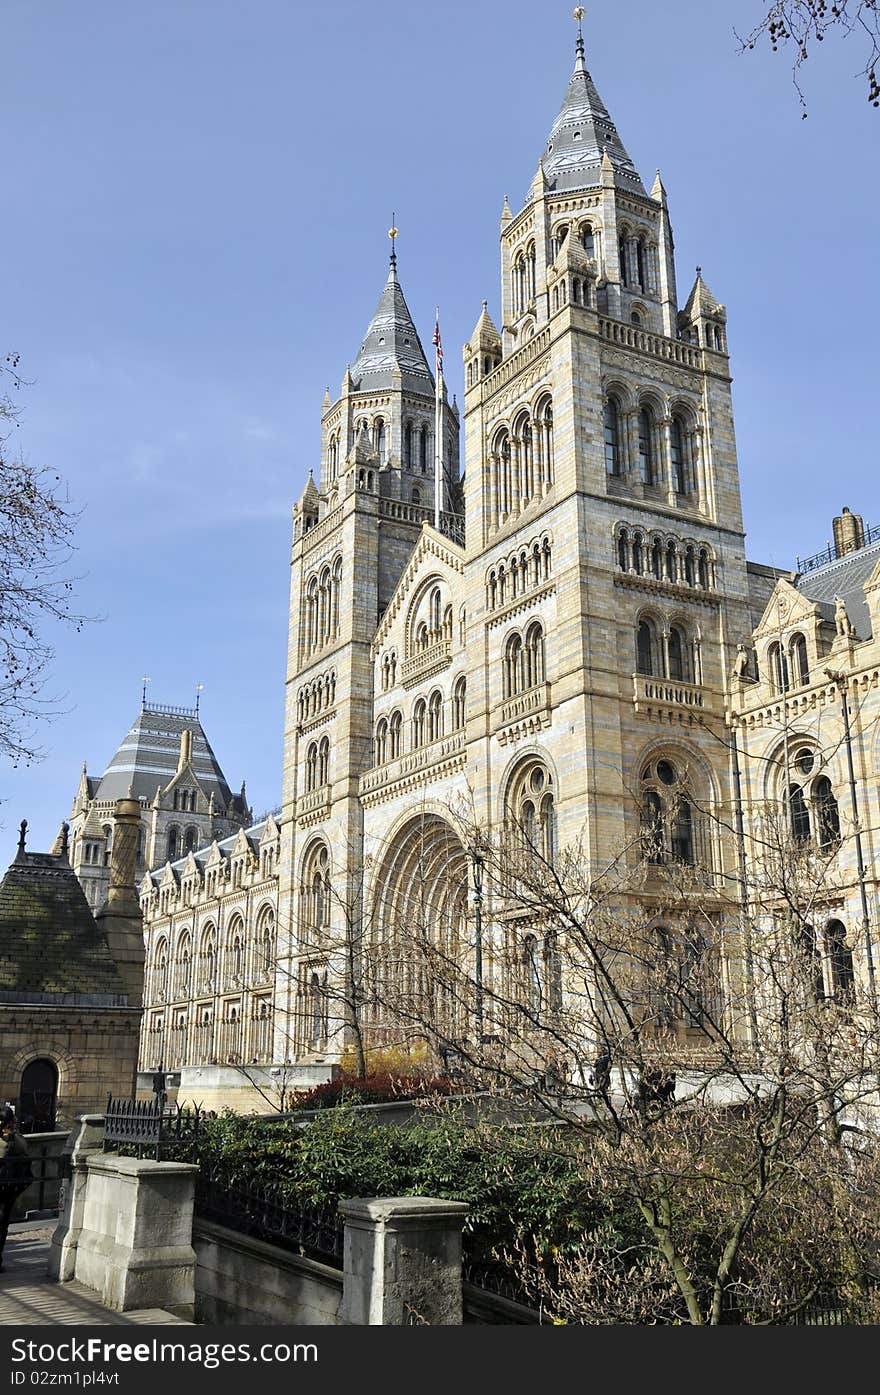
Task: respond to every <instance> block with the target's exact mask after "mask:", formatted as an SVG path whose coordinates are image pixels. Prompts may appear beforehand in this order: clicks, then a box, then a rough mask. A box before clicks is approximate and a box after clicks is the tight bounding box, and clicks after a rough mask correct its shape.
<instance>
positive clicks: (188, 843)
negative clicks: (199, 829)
mask: <svg viewBox="0 0 880 1395" xmlns="http://www.w3.org/2000/svg"><path fill="white" fill-rule="evenodd" d="M196 836H197V835H196V830H195V829H194V828H188V829H187V830H186V833H185V834H184V835H183V849H182V851H183V852H184V853H191V852H195V850H196Z"/></svg>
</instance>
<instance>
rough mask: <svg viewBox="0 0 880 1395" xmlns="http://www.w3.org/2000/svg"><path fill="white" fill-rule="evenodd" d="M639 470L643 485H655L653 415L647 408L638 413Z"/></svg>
mask: <svg viewBox="0 0 880 1395" xmlns="http://www.w3.org/2000/svg"><path fill="white" fill-rule="evenodd" d="M639 469H640V470H641V474H642V479H643V480H644V482H645V484H656V483H657V462H656V457H655V453H654V415H653V413H652V412H651V409H650V408H649V407H643V408H642V409H641V411H640V412H639Z"/></svg>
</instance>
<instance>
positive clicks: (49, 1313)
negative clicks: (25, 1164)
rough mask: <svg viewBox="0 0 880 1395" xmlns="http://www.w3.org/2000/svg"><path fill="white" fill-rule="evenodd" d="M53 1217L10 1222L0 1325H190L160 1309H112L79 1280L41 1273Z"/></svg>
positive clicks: (1, 1278)
mask: <svg viewBox="0 0 880 1395" xmlns="http://www.w3.org/2000/svg"><path fill="white" fill-rule="evenodd" d="M54 1229H55V1222H54V1221H49V1222H47V1221H25V1222H24V1223H23V1224H20V1225H11V1226H10V1227H9V1237H8V1239H7V1241H6V1248H5V1250H4V1251H3V1271H2V1273H0V1326H2V1327H30V1326H37V1325H39V1326H42V1327H67V1326H69V1325H70V1324H72V1323H77V1324H79V1325H85V1326H91V1327H98V1326H100V1327H104V1326H108V1327H110V1326H112V1327H129V1326H137V1325H139V1324H160V1323H161V1324H165V1323H173V1324H174V1325H175V1326H191V1324H190V1323H184V1322H183V1320H182V1319H181V1318H176V1317H172V1316H171V1314H170V1313H166V1312H164V1311H163V1310H162V1309H161V1308H138V1309H136V1310H134V1311H133V1312H130V1313H113V1312H111V1311H110V1309H109V1308H105V1307H104V1306H103V1305H102V1304H101V1302H100V1301H99V1299H98V1295H97V1294H96V1293H95V1292H94V1291H93V1290H92V1289H89V1288H85V1287H84V1286H83V1285H82V1284H78V1283H75V1282H74V1283H70V1284H57V1283H55V1281H54V1280H53V1279H50V1278H49V1277H48V1275H47V1274H46V1261H47V1259H48V1257H49V1241H50V1239H51V1237H52V1232H53V1230H54Z"/></svg>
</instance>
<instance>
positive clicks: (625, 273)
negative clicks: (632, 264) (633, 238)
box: [617, 233, 629, 286]
mask: <svg viewBox="0 0 880 1395" xmlns="http://www.w3.org/2000/svg"><path fill="white" fill-rule="evenodd" d="M626 244H627V235H626V233H621V234H620V237H619V238H618V239H617V255H618V257H619V258H620V280H621V282H622V284H623V285H624V286H628V285H629V262H628V258H627V246H626Z"/></svg>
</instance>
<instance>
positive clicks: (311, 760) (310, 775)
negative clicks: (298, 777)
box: [306, 741, 318, 794]
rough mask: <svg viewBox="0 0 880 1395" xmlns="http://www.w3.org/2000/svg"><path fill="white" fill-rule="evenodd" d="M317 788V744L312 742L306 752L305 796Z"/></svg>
mask: <svg viewBox="0 0 880 1395" xmlns="http://www.w3.org/2000/svg"><path fill="white" fill-rule="evenodd" d="M317 787H318V743H317V741H313V742H312V743H311V745H310V746H309V748H308V750H307V752H306V794H311V793H312V791H313V790H315V789H317Z"/></svg>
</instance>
